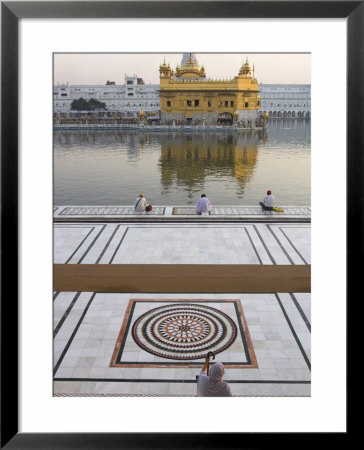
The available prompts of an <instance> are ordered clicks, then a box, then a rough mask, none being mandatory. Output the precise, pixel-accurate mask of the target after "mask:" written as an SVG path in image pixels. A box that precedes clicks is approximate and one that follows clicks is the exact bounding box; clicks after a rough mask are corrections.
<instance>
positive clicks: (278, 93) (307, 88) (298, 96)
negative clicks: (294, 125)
mask: <svg viewBox="0 0 364 450" xmlns="http://www.w3.org/2000/svg"><path fill="white" fill-rule="evenodd" d="M259 88H260V93H261V107H260V109H259V113H264V112H266V113H268V115H269V117H270V118H277V119H283V118H284V119H285V118H292V119H308V118H310V116H311V85H310V84H261V85H260V86H259Z"/></svg>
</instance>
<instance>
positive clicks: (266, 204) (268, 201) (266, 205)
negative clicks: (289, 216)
mask: <svg viewBox="0 0 364 450" xmlns="http://www.w3.org/2000/svg"><path fill="white" fill-rule="evenodd" d="M259 205H260V206H261V207H262V209H265V210H268V211H272V209H273V205H274V196H273V195H272V191H267V195H266V196H265V197H264V199H263V201H262V202H259Z"/></svg>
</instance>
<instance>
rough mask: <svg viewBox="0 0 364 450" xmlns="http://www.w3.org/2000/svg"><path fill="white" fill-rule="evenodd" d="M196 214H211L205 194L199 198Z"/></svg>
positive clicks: (209, 204)
mask: <svg viewBox="0 0 364 450" xmlns="http://www.w3.org/2000/svg"><path fill="white" fill-rule="evenodd" d="M196 213H197V214H200V215H201V214H202V213H208V214H211V203H210V200H209V199H208V198H207V197H206V195H205V194H202V195H201V198H200V200H199V201H198V203H197V206H196Z"/></svg>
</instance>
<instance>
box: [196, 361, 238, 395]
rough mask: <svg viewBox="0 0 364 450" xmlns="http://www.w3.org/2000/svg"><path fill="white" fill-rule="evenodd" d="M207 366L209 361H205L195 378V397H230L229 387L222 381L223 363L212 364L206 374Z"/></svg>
mask: <svg viewBox="0 0 364 450" xmlns="http://www.w3.org/2000/svg"><path fill="white" fill-rule="evenodd" d="M208 364H209V360H208V359H207V360H206V361H205V365H204V366H203V368H202V370H201V372H200V373H199V375H198V377H197V396H198V397H232V395H231V391H230V387H229V385H228V384H227V383H226V382H225V381H223V380H222V378H223V376H224V373H225V370H224V365H223V363H221V362H217V363H215V364H213V365H212V366H211V368H210V369H209V371H208V373H207V367H208Z"/></svg>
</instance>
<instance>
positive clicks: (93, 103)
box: [88, 98, 106, 111]
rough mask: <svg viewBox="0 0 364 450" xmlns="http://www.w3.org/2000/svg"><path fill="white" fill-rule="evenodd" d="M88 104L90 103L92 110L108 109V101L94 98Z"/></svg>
mask: <svg viewBox="0 0 364 450" xmlns="http://www.w3.org/2000/svg"><path fill="white" fill-rule="evenodd" d="M88 105H89V108H90V111H95V109H106V103H104V102H99V101H98V100H95V99H94V98H92V99H91V100H89V102H88Z"/></svg>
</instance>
